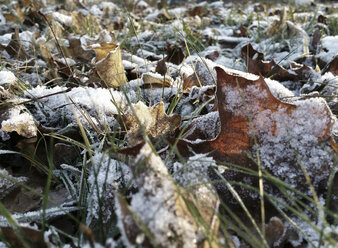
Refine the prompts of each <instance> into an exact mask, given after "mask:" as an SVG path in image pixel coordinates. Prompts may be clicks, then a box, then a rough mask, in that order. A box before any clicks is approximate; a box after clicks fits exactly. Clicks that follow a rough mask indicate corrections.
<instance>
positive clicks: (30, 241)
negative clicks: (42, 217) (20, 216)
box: [0, 226, 47, 248]
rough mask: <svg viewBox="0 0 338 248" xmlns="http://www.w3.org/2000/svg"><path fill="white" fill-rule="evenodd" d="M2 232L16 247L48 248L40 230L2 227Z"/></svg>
mask: <svg viewBox="0 0 338 248" xmlns="http://www.w3.org/2000/svg"><path fill="white" fill-rule="evenodd" d="M0 230H1V234H2V235H3V236H4V237H5V239H6V240H7V241H8V242H10V244H11V245H12V246H14V247H18V248H21V247H22V248H24V247H27V245H29V246H30V247H37V248H47V244H46V243H45V241H44V235H43V233H42V232H41V231H39V230H36V229H33V228H30V227H26V226H20V227H18V228H15V229H13V228H11V227H0ZM22 241H24V242H22Z"/></svg>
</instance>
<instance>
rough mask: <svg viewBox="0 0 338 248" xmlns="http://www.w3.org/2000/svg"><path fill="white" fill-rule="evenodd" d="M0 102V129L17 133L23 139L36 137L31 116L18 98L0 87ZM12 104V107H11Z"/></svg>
mask: <svg viewBox="0 0 338 248" xmlns="http://www.w3.org/2000/svg"><path fill="white" fill-rule="evenodd" d="M0 100H1V101H4V103H5V104H3V105H2V106H1V108H0V127H1V130H2V131H4V132H17V133H18V134H19V135H21V136H23V137H25V138H32V137H36V135H37V127H36V125H35V122H34V119H33V116H32V115H31V114H29V113H28V112H27V110H26V108H25V107H24V106H23V105H16V104H17V103H19V102H20V100H19V99H18V98H16V97H15V96H13V95H12V94H10V92H9V91H7V90H5V89H4V88H3V87H2V86H0ZM11 104H14V106H11Z"/></svg>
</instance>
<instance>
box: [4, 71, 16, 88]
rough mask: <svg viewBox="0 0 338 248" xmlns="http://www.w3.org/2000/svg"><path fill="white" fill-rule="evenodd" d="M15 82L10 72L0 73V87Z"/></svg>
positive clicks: (14, 77)
mask: <svg viewBox="0 0 338 248" xmlns="http://www.w3.org/2000/svg"><path fill="white" fill-rule="evenodd" d="M16 81H17V78H16V76H15V75H14V73H13V72H10V71H0V85H3V84H13V83H15V82H16Z"/></svg>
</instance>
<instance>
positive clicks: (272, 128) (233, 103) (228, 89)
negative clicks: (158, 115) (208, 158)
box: [178, 67, 334, 185]
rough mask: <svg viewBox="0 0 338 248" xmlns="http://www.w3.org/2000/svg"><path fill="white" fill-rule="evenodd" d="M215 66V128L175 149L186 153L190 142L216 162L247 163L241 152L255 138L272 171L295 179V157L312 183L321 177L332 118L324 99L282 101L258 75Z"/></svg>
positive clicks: (297, 171) (326, 166)
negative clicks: (208, 134)
mask: <svg viewBox="0 0 338 248" xmlns="http://www.w3.org/2000/svg"><path fill="white" fill-rule="evenodd" d="M215 69H216V72H217V93H216V95H217V106H218V112H219V118H220V124H221V131H220V133H219V134H218V136H217V137H216V138H215V139H211V140H202V141H193V142H192V141H189V140H181V141H180V142H179V143H178V146H179V149H182V150H180V151H182V152H181V154H189V152H188V148H187V146H190V147H191V148H193V149H194V150H195V151H196V152H203V153H207V152H212V153H211V155H212V156H213V157H214V158H215V159H217V160H220V161H227V162H231V163H237V164H240V165H245V166H252V162H251V161H250V160H249V159H248V157H247V155H246V152H247V151H253V150H255V149H256V146H254V143H255V142H254V139H255V138H257V142H258V144H257V149H258V150H259V151H260V156H261V161H262V165H263V167H264V168H266V169H268V170H269V171H271V173H272V174H273V175H275V176H277V177H279V178H282V179H283V180H286V181H288V182H289V183H294V184H300V182H301V181H302V179H301V177H303V174H302V172H301V170H300V168H299V167H297V161H298V162H299V159H300V160H301V161H302V163H303V164H304V165H305V167H306V169H307V170H308V173H309V174H310V176H311V178H313V179H314V181H313V182H314V184H315V185H318V183H319V182H320V181H322V180H325V179H327V177H328V174H329V168H330V166H331V165H332V159H333V158H332V155H330V153H332V150H331V151H330V149H331V148H330V145H329V141H330V140H332V138H331V136H332V129H333V124H334V121H333V117H332V113H331V111H330V109H329V108H328V106H327V104H326V102H325V100H324V99H322V98H309V99H299V100H295V101H293V102H292V103H293V104H290V103H286V102H282V101H280V100H278V99H277V98H276V97H275V96H274V95H273V94H272V93H271V91H270V89H269V87H268V85H267V84H266V82H265V80H264V79H263V77H261V76H260V77H256V79H252V77H251V76H250V78H251V79H250V78H248V77H245V76H239V75H236V74H234V73H229V72H225V71H224V70H223V69H222V68H220V67H216V68H215ZM309 116H311V118H309ZM321 144H322V145H321ZM333 144H334V142H333ZM332 148H333V147H332ZM297 153H298V155H299V157H298V156H297ZM291 174H292V176H291ZM299 177H300V178H299ZM296 178H297V179H296Z"/></svg>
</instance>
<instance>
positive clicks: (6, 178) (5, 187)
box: [0, 169, 28, 200]
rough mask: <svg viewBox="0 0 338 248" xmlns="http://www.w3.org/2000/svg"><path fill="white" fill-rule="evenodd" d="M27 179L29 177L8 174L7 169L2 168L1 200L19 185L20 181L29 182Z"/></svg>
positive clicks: (0, 180)
mask: <svg viewBox="0 0 338 248" xmlns="http://www.w3.org/2000/svg"><path fill="white" fill-rule="evenodd" d="M10 179H11V180H10ZM27 180H28V178H27V177H13V176H11V175H9V174H8V171H7V170H5V169H0V200H1V199H3V198H4V197H5V196H6V195H8V194H9V193H10V192H11V191H12V190H14V189H15V188H17V187H19V183H24V182H27Z"/></svg>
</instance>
